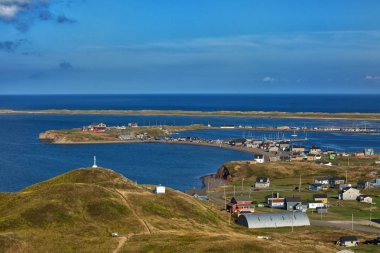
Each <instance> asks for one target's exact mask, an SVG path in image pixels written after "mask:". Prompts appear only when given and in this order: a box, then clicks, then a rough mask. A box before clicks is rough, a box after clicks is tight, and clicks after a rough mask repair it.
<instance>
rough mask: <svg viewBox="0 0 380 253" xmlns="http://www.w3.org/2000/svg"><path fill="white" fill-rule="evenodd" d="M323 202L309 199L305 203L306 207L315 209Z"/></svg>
mask: <svg viewBox="0 0 380 253" xmlns="http://www.w3.org/2000/svg"><path fill="white" fill-rule="evenodd" d="M324 206H325V204H324V203H323V202H322V201H310V202H308V203H307V208H309V209H317V207H324Z"/></svg>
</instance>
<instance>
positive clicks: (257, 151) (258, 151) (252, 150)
mask: <svg viewBox="0 0 380 253" xmlns="http://www.w3.org/2000/svg"><path fill="white" fill-rule="evenodd" d="M40 140H41V141H42V142H45V143H47V144H54V145H86V144H132V143H163V144H173V145H175V144H178V145H193V146H206V147H215V148H223V149H229V150H234V151H240V152H244V153H249V154H253V155H264V156H267V157H269V154H268V152H265V151H263V150H261V149H258V148H244V147H235V146H229V145H224V144H222V145H217V144H214V143H199V142H188V141H178V142H170V141H161V140H120V141H79V142H74V141H64V142H59V141H58V142H57V141H54V140H48V139H40Z"/></svg>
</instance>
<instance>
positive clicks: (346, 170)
mask: <svg viewBox="0 0 380 253" xmlns="http://www.w3.org/2000/svg"><path fill="white" fill-rule="evenodd" d="M347 178H348V174H347V170H346V184H348V180H347Z"/></svg>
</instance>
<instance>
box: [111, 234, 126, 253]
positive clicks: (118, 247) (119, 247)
mask: <svg viewBox="0 0 380 253" xmlns="http://www.w3.org/2000/svg"><path fill="white" fill-rule="evenodd" d="M117 239H118V240H119V244H118V245H117V248H116V249H114V250H113V251H112V253H117V252H119V251H120V250H121V248H122V247H123V246H124V244H125V243H126V242H127V240H128V238H127V237H126V236H120V237H118V238H117Z"/></svg>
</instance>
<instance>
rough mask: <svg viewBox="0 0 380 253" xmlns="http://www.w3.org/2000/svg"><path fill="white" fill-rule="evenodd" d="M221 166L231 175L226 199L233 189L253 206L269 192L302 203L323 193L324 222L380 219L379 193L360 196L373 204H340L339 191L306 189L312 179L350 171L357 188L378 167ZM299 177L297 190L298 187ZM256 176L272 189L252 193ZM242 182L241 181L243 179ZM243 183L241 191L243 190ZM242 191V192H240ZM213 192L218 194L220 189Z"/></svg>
mask: <svg viewBox="0 0 380 253" xmlns="http://www.w3.org/2000/svg"><path fill="white" fill-rule="evenodd" d="M224 167H225V168H226V169H227V170H228V171H229V172H230V174H231V176H232V177H231V180H232V182H231V184H230V185H229V186H227V187H226V191H227V192H228V194H227V195H226V196H227V200H230V198H231V197H232V196H233V189H234V186H235V192H236V195H250V196H251V198H252V200H253V201H254V203H256V204H259V203H264V202H265V196H267V195H269V194H271V193H272V192H274V193H276V192H278V193H280V195H281V196H282V197H292V196H298V197H300V198H301V200H302V201H311V200H313V194H316V193H326V194H327V195H328V199H329V205H330V209H329V213H328V214H325V215H324V216H323V219H325V220H351V218H352V214H353V215H354V219H355V220H369V218H370V216H371V214H370V213H372V218H373V219H380V198H379V196H380V190H362V191H361V192H362V193H363V194H367V195H370V196H372V197H373V202H374V204H373V205H372V209H371V205H370V204H366V203H360V202H358V201H355V200H354V201H339V200H338V190H337V189H329V190H328V191H326V192H325V191H311V190H308V185H309V183H312V182H313V181H314V178H316V177H320V176H340V177H343V178H344V177H345V175H346V171H349V173H347V174H348V182H349V183H352V184H353V185H356V182H357V181H358V180H361V179H363V180H371V179H374V178H375V177H376V176H374V174H373V173H371V172H376V173H377V172H380V167H373V166H357V165H353V166H349V167H342V166H332V167H328V166H321V165H317V164H313V163H310V162H284V163H266V164H256V165H252V164H249V163H247V162H245V161H241V162H230V163H226V164H225V165H224ZM300 175H301V187H300V190H296V187H299V183H300ZM257 176H268V177H269V178H270V180H271V186H270V188H268V189H261V190H260V191H255V190H254V187H252V186H254V183H255V180H256V177H257ZM243 179H244V180H243ZM242 184H243V188H242ZM242 190H243V191H242ZM216 191H219V192H221V191H222V189H218V190H216ZM257 210H258V211H261V212H273V211H275V212H276V211H278V210H273V209H271V208H267V207H264V208H257ZM308 214H310V217H311V218H312V219H320V216H318V215H317V214H315V213H312V212H311V211H308Z"/></svg>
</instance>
